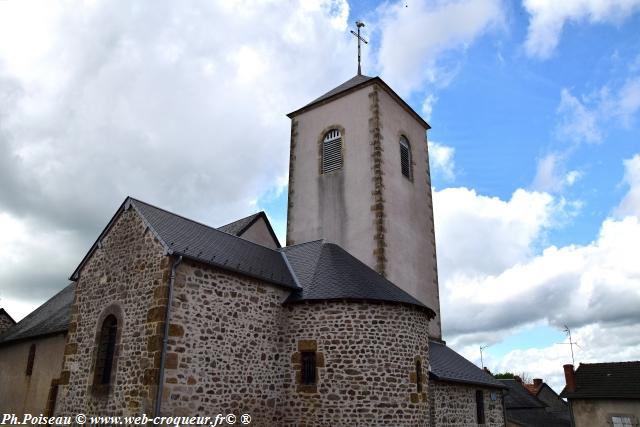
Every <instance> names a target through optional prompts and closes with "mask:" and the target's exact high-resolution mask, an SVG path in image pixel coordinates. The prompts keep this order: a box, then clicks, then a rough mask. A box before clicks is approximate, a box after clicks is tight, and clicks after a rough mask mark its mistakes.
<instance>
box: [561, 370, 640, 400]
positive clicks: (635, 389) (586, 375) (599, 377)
mask: <svg viewBox="0 0 640 427" xmlns="http://www.w3.org/2000/svg"><path fill="white" fill-rule="evenodd" d="M575 377H576V378H575V379H576V390H575V391H573V392H569V391H568V390H567V388H566V387H565V388H564V390H562V393H560V397H566V398H568V399H640V361H633V362H614V363H581V364H580V366H578V369H576V372H575Z"/></svg>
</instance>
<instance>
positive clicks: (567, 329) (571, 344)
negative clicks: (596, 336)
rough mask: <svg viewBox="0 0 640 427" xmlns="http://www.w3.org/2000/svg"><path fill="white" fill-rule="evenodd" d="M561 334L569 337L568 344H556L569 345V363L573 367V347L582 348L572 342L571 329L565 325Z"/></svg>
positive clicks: (574, 362)
mask: <svg viewBox="0 0 640 427" xmlns="http://www.w3.org/2000/svg"><path fill="white" fill-rule="evenodd" d="M562 332H564V333H566V334H567V336H568V337H569V342H559V343H558V344H563V345H570V346H571V363H572V364H573V365H575V364H576V360H575V359H574V357H573V346H574V345H575V346H576V347H578V348H579V349H582V347H580V345H579V344H578V343H577V342H576V341H573V339H572V338H571V329H569V327H568V326H567V325H564V329H563V330H562Z"/></svg>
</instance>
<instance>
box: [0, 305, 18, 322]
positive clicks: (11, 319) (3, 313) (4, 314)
mask: <svg viewBox="0 0 640 427" xmlns="http://www.w3.org/2000/svg"><path fill="white" fill-rule="evenodd" d="M0 316H5V317H7V318H8V319H9V320H10V321H11V322H13V324H14V325H15V324H16V321H15V320H13V317H11V315H9V313H7V310H5V309H4V308H0Z"/></svg>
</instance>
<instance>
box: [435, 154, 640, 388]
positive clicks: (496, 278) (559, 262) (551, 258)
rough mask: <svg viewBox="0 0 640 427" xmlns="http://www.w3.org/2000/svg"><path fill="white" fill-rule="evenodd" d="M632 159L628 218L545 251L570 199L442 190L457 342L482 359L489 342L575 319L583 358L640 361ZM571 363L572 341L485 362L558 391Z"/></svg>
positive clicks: (624, 210)
mask: <svg viewBox="0 0 640 427" xmlns="http://www.w3.org/2000/svg"><path fill="white" fill-rule="evenodd" d="M624 165H625V168H626V174H625V180H626V182H627V183H628V184H629V192H628V193H627V195H626V196H625V198H624V199H623V202H622V203H621V205H620V208H619V212H618V213H619V214H620V216H619V217H617V218H608V219H606V220H605V221H603V223H602V225H601V228H600V232H599V234H598V236H597V237H596V238H595V239H594V240H593V241H592V242H591V243H588V244H584V245H567V246H562V247H556V246H546V247H544V246H543V247H544V249H542V250H537V249H536V247H541V245H540V242H541V240H542V243H544V234H545V232H546V231H547V230H549V229H550V228H553V227H554V226H555V224H558V223H562V220H560V221H558V220H557V218H562V216H563V215H567V209H569V210H570V204H568V202H563V201H562V199H555V198H553V197H552V196H551V195H549V194H547V193H535V192H528V191H524V190H518V191H516V192H515V193H514V195H513V196H512V198H511V200H509V201H502V200H500V199H497V198H488V197H485V196H481V195H478V194H476V193H475V192H473V191H471V190H467V189H460V188H458V189H445V190H442V191H436V192H435V193H434V208H435V221H436V231H437V233H436V238H437V244H438V264H439V274H440V289H441V291H440V295H441V304H442V312H443V328H444V333H445V338H446V339H447V341H448V342H449V344H450V345H452V346H453V347H454V348H456V349H458V350H460V351H461V352H463V354H465V355H467V356H468V357H469V358H470V359H471V360H477V359H478V354H477V352H478V350H477V348H478V345H480V344H493V343H497V342H500V341H501V340H502V339H503V338H505V337H507V336H508V335H510V334H513V333H518V332H519V331H522V330H526V329H527V328H529V327H531V326H533V325H550V326H551V327H553V328H558V329H560V328H561V327H562V325H565V324H567V325H569V326H570V327H571V328H572V331H573V332H574V339H575V340H576V341H578V342H579V343H580V345H581V346H582V350H580V349H578V350H576V362H577V363H579V362H595V361H600V362H602V361H617V360H638V359H640V336H638V335H637V334H635V333H633V331H634V328H636V327H637V324H638V323H639V322H640V311H639V310H638V307H639V306H640V286H639V285H638V284H639V283H640V263H638V261H637V253H638V242H640V209H638V208H640V193H639V192H638V191H637V190H638V189H640V155H636V156H635V157H633V158H632V159H629V160H627V161H625V163H624ZM568 214H569V215H571V213H568ZM623 214H624V215H626V216H624V215H623ZM541 238H542V239H541ZM469 313H473V322H470V321H469ZM566 363H571V359H570V352H569V349H568V348H566V346H564V345H553V346H550V347H548V348H534V347H533V346H532V347H531V348H529V349H518V350H513V351H511V352H509V353H508V354H507V355H506V356H505V357H504V358H503V359H501V360H492V359H491V358H489V359H488V360H485V364H486V365H487V366H488V367H489V368H490V369H492V370H493V371H507V370H508V371H512V372H514V371H515V372H521V371H526V372H528V373H529V374H531V375H533V376H536V377H544V378H545V379H547V380H548V381H549V382H550V383H551V384H552V385H553V386H555V387H559V388H561V386H562V384H563V383H562V381H563V380H562V365H563V364H566ZM557 389H558V388H557Z"/></svg>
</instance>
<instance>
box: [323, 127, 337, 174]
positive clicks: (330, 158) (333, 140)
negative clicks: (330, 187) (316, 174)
mask: <svg viewBox="0 0 640 427" xmlns="http://www.w3.org/2000/svg"><path fill="white" fill-rule="evenodd" d="M339 169H342V135H341V134H340V131H339V130H338V129H331V130H330V131H329V132H327V133H326V134H325V135H324V139H323V140H322V173H329V172H333V171H336V170H339Z"/></svg>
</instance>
